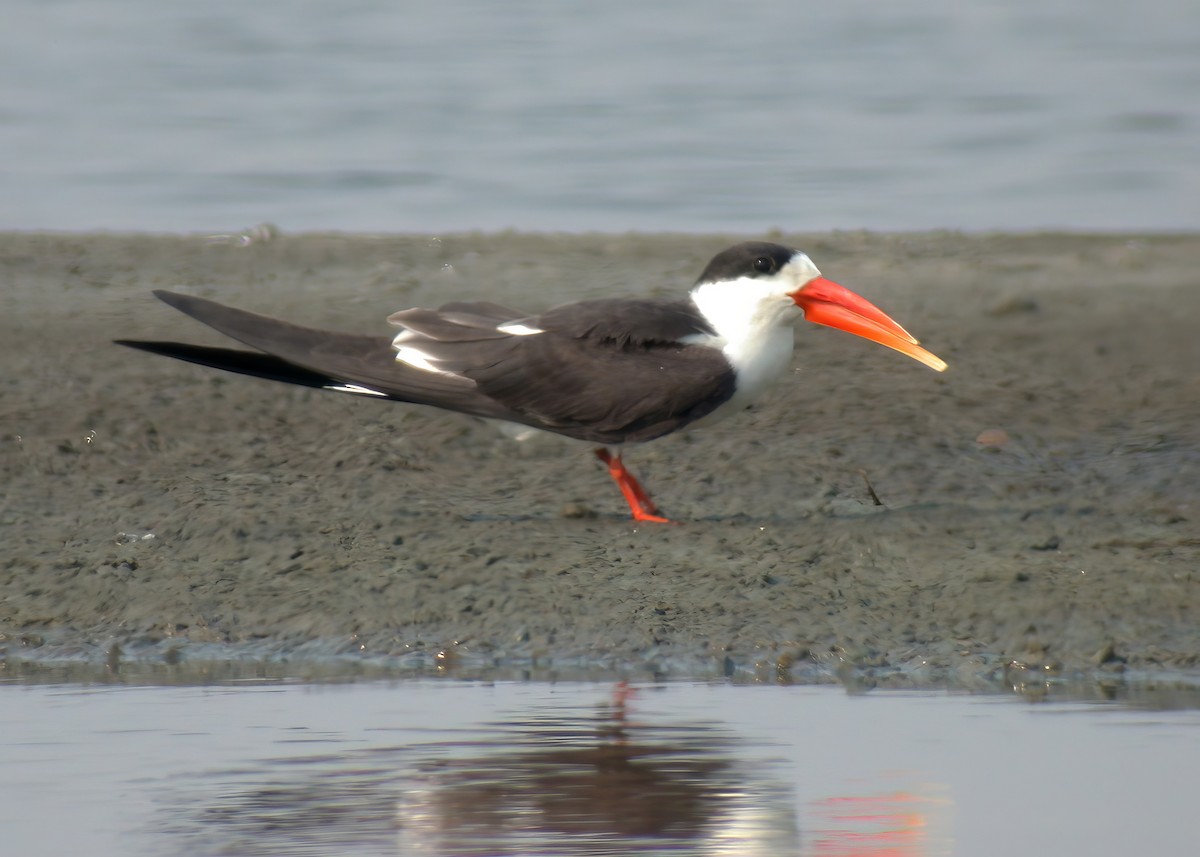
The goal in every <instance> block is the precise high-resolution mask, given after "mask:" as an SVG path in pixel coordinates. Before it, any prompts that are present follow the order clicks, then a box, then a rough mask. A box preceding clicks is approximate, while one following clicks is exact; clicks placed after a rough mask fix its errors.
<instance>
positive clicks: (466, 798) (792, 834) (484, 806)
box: [397, 688, 799, 857]
mask: <svg viewBox="0 0 1200 857" xmlns="http://www.w3.org/2000/svg"><path fill="white" fill-rule="evenodd" d="M629 694H630V692H629V691H628V690H627V689H623V688H619V689H618V691H617V694H616V698H615V700H614V703H613V705H611V706H610V707H608V708H606V709H603V710H602V711H601V712H600V714H599V716H593V717H590V718H579V719H563V718H561V717H554V716H550V717H547V718H545V719H538V720H527V721H524V722H520V723H511V722H510V723H502V724H497V725H496V727H495V728H496V729H497V731H498V733H499V737H500V740H489V741H485V742H481V744H480V745H479V749H480V751H481V752H479V753H477V754H474V755H470V756H464V755H462V754H461V753H457V752H456V753H453V755H451V756H450V757H448V758H443V759H438V760H430V761H427V762H426V763H424V764H422V765H421V766H420V769H419V771H418V772H417V773H416V774H415V775H414V777H413V779H412V781H411V782H410V783H409V787H408V789H406V791H405V793H404V795H403V796H402V797H401V799H400V800H399V801H398V804H397V806H398V810H397V818H398V821H399V826H400V840H401V842H400V846H401V851H402V852H403V853H418V854H435V855H455V856H456V857H475V856H476V855H480V857H482V855H510V854H511V855H517V854H520V855H542V854H547V855H548V854H568V855H571V854H589V855H595V854H609V853H611V854H628V853H639V854H647V853H660V852H661V853H671V854H695V855H724V854H730V855H732V854H737V855H758V854H762V855H768V854H769V855H781V854H793V853H796V851H797V849H798V847H799V834H798V832H797V827H796V818H795V812H794V807H793V804H792V800H791V795H790V792H789V790H788V788H787V787H786V785H784V784H782V783H781V782H778V781H772V780H771V779H769V778H767V777H764V776H763V771H762V769H763V768H770V762H769V761H761V760H760V761H758V762H755V763H751V764H747V763H744V762H742V761H740V757H753V756H754V755H755V754H754V753H753V752H749V753H748V752H747V750H752V749H753V748H751V747H741V746H738V745H739V744H742V743H744V742H740V741H738V739H736V738H735V737H733V736H731V735H729V734H727V733H725V732H724V731H723V730H721V729H719V728H717V727H713V726H709V725H687V726H682V725H681V726H662V725H656V726H655V725H647V724H641V723H638V722H636V721H635V720H633V719H632V718H631V717H630V716H629V712H628V706H627V701H628V698H629ZM460 746H461V745H460Z"/></svg>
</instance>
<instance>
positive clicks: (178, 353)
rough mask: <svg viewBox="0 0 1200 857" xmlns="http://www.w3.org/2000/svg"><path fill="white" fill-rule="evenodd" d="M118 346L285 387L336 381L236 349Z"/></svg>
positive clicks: (167, 344) (129, 342) (134, 341)
mask: <svg viewBox="0 0 1200 857" xmlns="http://www.w3.org/2000/svg"><path fill="white" fill-rule="evenodd" d="M113 341H114V342H115V343H116V344H117V345H125V346H128V347H129V348H137V349H139V350H141V351H149V352H150V353H151V354H162V355H165V356H167V357H174V358H175V359H176V360H186V361H187V362H188V363H198V364H199V365H201V366H211V367H212V368H214V369H224V370H225V371H226V372H237V373H238V374H241V375H250V376H252V377H254V378H267V379H269V380H271V381H282V382H284V383H285V384H299V385H300V386H302V387H317V388H323V387H329V386H331V385H336V384H337V383H338V381H337V380H336V379H334V378H330V377H329V376H328V375H322V374H321V373H320V372H313V371H311V370H309V369H305V368H303V367H301V366H297V365H295V364H294V363H288V362H287V361H285V360H280V359H279V358H278V357H274V356H272V355H270V354H262V353H260V352H257V351H238V350H237V349H236V348H212V347H210V346H206V345H188V344H186V343H183V342H143V341H141V340H137V339H116V340H113Z"/></svg>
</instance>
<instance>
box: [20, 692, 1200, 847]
mask: <svg viewBox="0 0 1200 857" xmlns="http://www.w3.org/2000/svg"><path fill="white" fill-rule="evenodd" d="M1118 695H1119V696H1122V697H1123V699H1122V701H1121V702H1119V703H1118V702H1112V701H1109V702H1086V703H1083V702H1055V701H1049V700H1047V699H1046V698H1044V697H1040V696H1038V695H1027V696H1024V697H1003V696H963V695H948V694H941V693H922V694H916V693H897V692H875V693H868V694H865V695H862V694H859V695H850V694H847V693H846V692H845V691H844V690H842V689H840V688H833V687H824V688H820V687H804V688H801V687H773V686H752V687H733V686H729V685H723V684H722V685H691V684H668V685H661V686H643V687H638V688H636V689H635V692H634V694H633V695H632V697H630V698H628V699H625V698H623V695H622V692H621V690H620V689H619V688H617V687H614V686H613V685H604V684H586V683H562V684H537V683H487V682H460V681H454V680H450V679H445V680H424V681H417V680H414V681H399V682H388V683H383V682H377V683H362V684H340V685H339V684H324V685H288V684H276V685H249V686H238V685H236V684H231V685H223V686H210V687H142V688H134V687H124V688H121V687H105V686H91V687H89V686H80V685H66V686H61V685H58V686H56V685H34V686H22V685H16V684H8V685H0V768H2V769H3V771H4V777H3V778H0V829H3V830H4V839H5V850H6V853H13V854H23V855H42V854H45V855H50V854H67V853H87V854H88V855H90V857H108V855H142V854H172V855H217V854H237V855H255V854H262V855H266V854H271V855H277V854H371V855H376V854H377V855H412V854H429V855H447V857H448V856H449V855H455V857H463V855H481V857H482V855H500V854H512V855H575V854H578V855H584V854H586V855H609V854H611V855H617V854H630V853H638V854H668V853H669V854H674V855H680V854H692V855H733V854H736V855H741V856H742V857H744V856H745V855H759V854H761V855H787V854H802V855H817V854H821V855H860V857H862V855H885V854H886V855H914V857H915V855H949V854H969V855H977V857H978V855H993V854H994V855H1011V854H1014V853H1041V854H1089V855H1100V857H1103V855H1125V854H1130V853H1143V854H1181V853H1187V851H1188V849H1189V848H1190V847H1191V844H1192V843H1193V842H1194V831H1193V830H1192V827H1193V825H1192V824H1191V815H1192V811H1193V808H1194V803H1195V788H1194V782H1193V781H1194V772H1195V771H1196V770H1197V769H1198V767H1200V742H1197V741H1196V740H1195V736H1196V730H1197V727H1198V726H1200V715H1198V714H1197V710H1196V707H1195V703H1196V695H1195V693H1194V690H1193V691H1192V692H1186V691H1185V692H1177V693H1162V692H1147V693H1142V694H1140V695H1138V694H1118ZM1037 699H1041V700H1042V701H1035V700H1037Z"/></svg>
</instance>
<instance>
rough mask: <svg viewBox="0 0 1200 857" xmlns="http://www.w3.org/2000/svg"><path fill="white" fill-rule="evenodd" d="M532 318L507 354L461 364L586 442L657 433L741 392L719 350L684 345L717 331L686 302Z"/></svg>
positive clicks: (516, 406)
mask: <svg viewBox="0 0 1200 857" xmlns="http://www.w3.org/2000/svg"><path fill="white" fill-rule="evenodd" d="M525 323H526V324H527V325H528V326H529V327H531V328H534V329H538V330H542V331H543V332H542V333H539V334H535V335H528V336H520V337H512V338H511V339H510V340H509V341H508V342H507V343H506V345H507V346H508V347H507V349H506V353H499V349H498V348H495V347H493V349H492V353H491V354H489V355H488V358H489V359H487V360H476V361H474V364H473V365H472V366H470V367H464V368H463V369H462V370H461V372H462V374H463V375H464V376H466V377H468V378H471V379H472V380H474V381H476V382H477V383H478V384H479V390H480V392H482V393H484V394H485V395H487V396H489V397H490V398H492V399H494V400H496V401H497V402H500V403H502V404H503V405H504V406H505V408H507V409H509V410H511V411H514V412H517V413H520V414H522V415H524V416H525V417H526V418H527V420H526V421H527V422H529V423H530V424H531V425H540V426H542V427H545V428H549V429H550V430H552V431H557V432H559V433H561V434H565V435H568V436H570V437H575V438H579V439H580V440H587V441H592V442H595V443H607V444H615V443H624V442H639V441H646V440H652V439H654V438H656V437H661V436H662V435H664V434H668V433H669V432H672V431H675V430H676V429H679V428H682V427H683V426H685V425H687V424H688V423H690V422H692V421H694V420H697V419H699V418H700V417H703V416H706V415H707V414H709V413H711V412H712V411H713V410H714V409H716V408H717V407H718V406H719V405H721V404H722V403H724V402H725V401H727V400H728V399H729V398H730V397H731V396H732V395H733V393H734V389H735V376H734V373H733V369H732V367H731V366H730V365H729V363H728V361H727V360H726V359H725V357H724V356H723V355H722V354H721V352H720V351H718V350H716V349H714V348H710V347H707V346H703V345H695V344H685V342H684V341H683V340H685V338H686V337H689V336H694V335H703V334H708V333H711V331H710V330H709V329H708V326H707V324H706V323H705V322H704V319H703V317H701V316H700V315H699V314H698V313H697V312H696V310H694V309H693V308H692V307H691V306H690V305H688V304H684V303H682V302H665V301H647V300H599V301H583V302H581V303H576V304H569V305H567V306H564V307H559V308H557V309H554V310H550V311H549V312H547V313H544V314H543V315H541V316H539V317H536V318H531V319H528V320H526V321H525Z"/></svg>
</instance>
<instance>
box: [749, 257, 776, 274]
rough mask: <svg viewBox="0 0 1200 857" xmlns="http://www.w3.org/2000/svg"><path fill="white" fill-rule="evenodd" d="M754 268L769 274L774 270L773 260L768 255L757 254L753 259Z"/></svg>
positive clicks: (761, 272)
mask: <svg viewBox="0 0 1200 857" xmlns="http://www.w3.org/2000/svg"><path fill="white" fill-rule="evenodd" d="M754 270H756V271H758V272H759V273H760V274H769V273H771V272H772V271H774V270H775V260H774V259H772V258H771V257H770V256H759V257H758V258H757V259H755V260H754Z"/></svg>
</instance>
